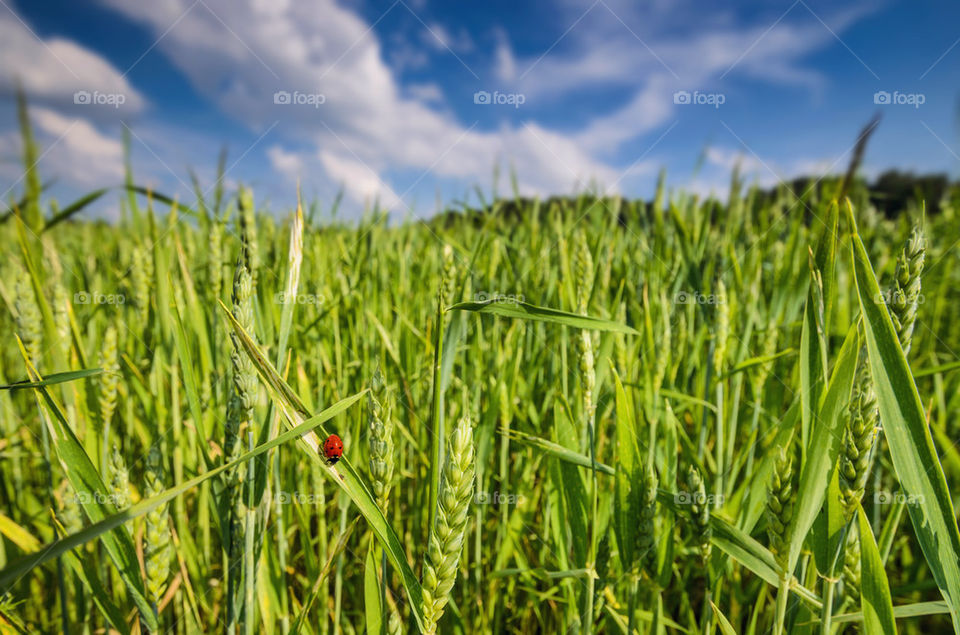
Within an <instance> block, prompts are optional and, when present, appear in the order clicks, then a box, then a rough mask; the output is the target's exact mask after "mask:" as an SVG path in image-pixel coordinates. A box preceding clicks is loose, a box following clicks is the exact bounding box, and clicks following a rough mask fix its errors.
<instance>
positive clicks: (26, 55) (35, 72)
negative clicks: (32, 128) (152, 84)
mask: <svg viewBox="0 0 960 635" xmlns="http://www.w3.org/2000/svg"><path fill="white" fill-rule="evenodd" d="M0 59H3V65H2V66H0V93H7V94H12V93H13V92H14V91H15V90H16V86H17V83H18V82H19V84H20V85H21V86H22V87H23V89H24V91H25V92H26V94H27V96H28V97H29V98H30V99H31V100H33V101H34V102H37V103H44V104H48V105H54V106H57V107H60V108H64V109H70V110H76V111H77V112H81V111H82V112H83V114H84V116H85V117H92V118H106V117H116V116H117V114H118V113H122V114H130V113H135V112H138V111H140V110H141V109H142V108H143V106H144V103H145V102H144V98H143V97H142V96H141V95H140V93H139V92H137V91H136V90H135V89H134V88H133V86H131V85H130V83H129V82H128V81H127V79H126V78H125V77H123V75H121V73H120V72H119V71H118V70H117V69H116V68H114V67H113V66H112V65H111V64H110V63H109V62H108V61H107V60H105V59H104V58H103V57H101V56H100V55H98V54H96V53H94V52H92V51H90V50H88V49H86V48H83V47H82V46H80V45H78V44H76V43H74V42H71V41H69V40H65V39H62V38H59V37H53V38H47V39H40V38H39V37H38V36H37V35H36V34H35V33H34V32H33V31H32V30H31V29H30V28H29V27H28V26H27V25H26V24H25V23H24V22H22V21H21V20H20V19H19V18H18V17H17V16H16V15H15V14H13V13H12V12H11V11H9V10H8V9H4V10H2V11H0ZM77 93H80V94H81V95H82V94H83V93H86V94H87V95H88V96H89V97H90V101H91V102H95V101H97V100H98V99H100V96H102V102H110V103H100V104H99V105H98V104H96V103H87V104H76V103H75V101H74V95H75V94H77ZM117 96H120V97H117ZM79 101H84V99H83V98H82V97H81V98H80V99H79ZM118 101H123V103H122V104H119V108H116V107H114V105H113V104H116V102H118Z"/></svg>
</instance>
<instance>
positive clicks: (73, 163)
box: [30, 108, 123, 187]
mask: <svg viewBox="0 0 960 635" xmlns="http://www.w3.org/2000/svg"><path fill="white" fill-rule="evenodd" d="M30 118H31V121H32V122H33V124H34V126H35V127H36V130H37V132H38V139H39V141H40V143H41V145H42V146H43V149H42V150H41V152H43V151H44V150H46V152H44V154H43V155H42V157H41V158H40V159H39V168H40V170H41V172H43V173H44V174H48V175H50V176H57V177H63V178H66V179H67V180H69V181H70V182H71V183H75V184H78V185H82V186H86V187H103V186H104V185H118V184H119V183H120V182H121V179H122V178H123V144H122V143H121V142H120V141H119V140H117V139H115V138H111V137H108V136H106V135H104V134H103V133H101V132H100V131H99V130H97V128H96V127H94V125H93V124H92V123H91V122H90V121H88V120H86V119H75V118H71V117H65V116H63V115H61V114H60V113H57V112H55V111H53V110H50V109H47V108H31V109H30Z"/></svg>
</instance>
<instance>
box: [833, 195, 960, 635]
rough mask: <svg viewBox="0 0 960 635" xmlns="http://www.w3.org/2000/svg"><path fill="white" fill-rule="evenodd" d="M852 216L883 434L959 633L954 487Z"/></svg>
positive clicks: (959, 539) (959, 536) (959, 544)
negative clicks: (937, 448) (911, 501)
mask: <svg viewBox="0 0 960 635" xmlns="http://www.w3.org/2000/svg"><path fill="white" fill-rule="evenodd" d="M847 217H848V220H849V223H850V228H851V230H852V235H851V242H852V245H851V246H852V249H851V258H852V259H853V271H854V276H855V280H856V284H857V294H858V296H859V298H860V310H861V312H862V313H863V316H864V332H865V333H866V339H867V351H868V353H869V358H870V371H871V375H872V377H873V382H874V386H875V390H876V393H877V405H878V406H879V409H880V420H881V422H882V424H883V425H882V428H883V433H884V436H886V438H887V442H888V445H889V447H890V457H891V459H892V461H893V467H894V471H895V472H896V474H897V478H898V479H899V481H900V484H901V485H902V486H903V489H904V492H905V493H906V494H907V495H908V496H912V497H913V500H916V501H919V504H912V505H908V506H907V511H908V513H909V514H910V520H911V522H912V523H913V528H914V531H915V532H916V535H917V539H918V541H919V542H920V547H921V549H922V551H923V555H924V557H925V558H926V560H927V564H928V565H929V566H930V570H931V571H932V573H933V577H934V579H935V580H936V581H937V586H939V587H940V590H941V592H942V593H943V595H944V599H945V600H946V601H947V603H948V604H949V605H950V617H951V619H952V620H953V627H954V630H955V631H956V632H958V633H960V531H958V529H957V521H956V513H955V511H954V508H953V501H952V499H951V494H950V488H949V487H948V485H947V480H946V477H945V476H944V474H943V468H942V467H941V465H940V459H939V457H938V456H937V450H936V447H935V446H934V444H933V438H932V437H931V436H930V428H929V427H928V425H927V420H926V416H925V415H924V411H923V404H922V402H921V401H920V395H919V393H918V392H917V387H916V385H915V384H914V380H913V377H912V376H911V375H910V367H909V366H908V364H907V359H906V357H905V356H904V354H903V349H902V348H901V347H900V341H899V338H898V337H897V333H896V330H895V329H894V326H893V323H892V322H891V320H890V314H889V312H888V311H887V306H886V304H885V303H883V302H878V301H877V300H878V298H882V297H883V296H882V295H881V292H880V286H879V284H878V283H877V278H876V275H875V274H874V272H873V267H872V266H871V265H870V260H869V257H868V256H867V251H866V248H865V247H864V245H863V241H862V240H861V239H860V236H859V234H858V233H857V228H856V221H855V220H854V218H853V210H852V208H851V206H850V205H849V203H848V205H847Z"/></svg>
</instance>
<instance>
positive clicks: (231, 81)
mask: <svg viewBox="0 0 960 635" xmlns="http://www.w3.org/2000/svg"><path fill="white" fill-rule="evenodd" d="M104 2H106V3H107V4H109V5H110V6H112V7H113V8H114V9H116V10H118V11H120V12H122V13H124V14H126V15H127V16H128V17H130V18H131V19H134V20H136V21H138V22H141V23H144V24H146V25H148V26H149V27H150V28H151V29H152V30H153V31H155V32H157V33H158V34H159V33H163V32H164V31H166V30H167V29H168V28H169V27H170V25H171V24H174V23H175V22H176V26H174V27H173V28H171V29H170V30H169V32H168V33H167V35H166V36H165V37H164V38H163V39H162V40H161V41H160V43H159V44H158V48H159V49H161V50H162V51H163V52H164V53H165V54H166V55H167V56H168V57H169V58H170V59H171V60H172V61H173V62H174V63H175V64H176V65H177V66H178V67H179V68H180V69H181V71H182V72H183V73H184V74H185V75H186V76H187V77H188V78H189V79H190V81H191V83H192V84H193V86H194V87H195V89H196V90H197V91H198V92H200V93H201V94H203V95H204V96H205V97H206V98H207V99H209V100H210V101H211V102H213V103H215V104H216V105H217V106H218V107H219V108H220V109H221V110H222V111H223V112H225V113H227V114H228V115H230V116H232V117H234V118H236V119H238V120H240V121H241V122H243V123H245V124H246V125H247V126H249V127H250V128H251V129H253V130H264V129H266V128H267V127H269V126H270V125H272V124H273V123H274V122H276V121H279V122H280V123H279V126H278V128H277V134H278V135H279V136H281V137H283V136H286V138H288V139H290V138H294V137H295V138H296V139H298V140H300V141H302V140H305V139H312V140H313V142H314V143H315V145H316V147H317V148H318V149H322V153H321V155H320V157H321V161H320V163H321V165H322V167H323V168H324V171H325V172H326V174H327V175H328V177H329V178H330V179H332V180H334V181H343V183H344V185H345V186H346V187H347V189H348V193H351V194H352V195H353V196H354V198H356V199H366V198H369V197H370V196H371V194H372V193H374V192H379V193H380V194H382V195H383V196H382V201H383V202H384V203H385V204H387V203H388V201H390V192H387V191H386V190H385V189H384V188H382V187H380V185H379V184H380V183H381V182H382V180H383V178H384V176H383V175H384V174H386V173H387V172H388V171H390V170H405V171H408V172H411V173H414V174H417V173H419V172H425V171H432V172H433V173H434V174H435V175H437V176H439V177H448V178H452V179H458V178H464V179H470V180H471V181H473V182H474V183H476V182H477V181H478V180H480V177H481V176H482V175H485V174H491V173H492V168H493V166H494V164H495V163H496V162H498V161H502V162H503V163H505V164H506V165H509V159H511V158H512V159H514V163H513V165H515V166H516V168H517V171H518V173H519V177H520V179H521V181H522V182H525V183H528V184H529V187H531V188H536V187H547V188H550V189H551V190H553V189H556V188H562V189H564V190H569V189H570V188H571V187H572V185H573V183H574V182H575V179H577V178H579V179H580V180H581V181H585V180H587V179H590V178H594V177H597V178H602V177H603V176H605V175H606V176H609V175H614V174H615V172H614V171H613V170H612V169H611V168H609V167H608V166H606V165H604V164H603V163H601V162H598V161H595V160H594V159H593V158H592V157H591V156H590V155H589V154H588V153H587V152H585V151H584V150H583V149H581V148H580V147H579V146H578V144H577V143H575V141H574V140H572V139H570V138H566V137H562V136H561V135H557V134H553V133H551V132H550V131H548V130H545V129H540V130H539V134H537V135H534V134H532V133H531V131H530V130H528V129H526V128H522V127H520V128H517V127H506V128H504V129H502V130H495V131H480V130H478V129H476V128H471V127H469V126H465V125H464V124H462V123H460V122H458V121H457V120H456V119H455V118H454V117H453V116H452V115H451V114H449V113H446V112H440V111H437V110H435V109H434V108H433V107H431V105H430V104H429V102H430V101H431V100H430V99H429V98H430V97H435V96H436V95H428V94H425V93H424V92H423V91H420V92H419V93H417V91H413V92H410V91H409V90H407V91H404V90H402V87H401V86H400V83H399V80H398V79H397V78H396V77H395V76H394V74H393V72H392V71H391V69H390V68H389V67H388V66H387V64H386V63H385V61H384V58H385V55H384V50H383V49H382V47H381V43H380V42H379V40H378V39H377V38H376V34H375V33H374V32H373V31H371V30H370V27H369V25H368V24H366V23H365V22H363V21H362V20H361V19H360V18H359V17H357V16H356V15H355V14H354V13H352V12H351V11H349V10H347V9H345V8H343V7H342V6H340V5H338V4H336V3H334V2H332V1H331V0H325V1H323V2H321V3H320V4H321V5H322V6H321V7H320V8H318V7H317V6H316V5H315V3H310V4H307V3H305V2H295V1H291V2H288V3H286V4H284V5H275V4H270V5H262V3H260V2H257V3H254V4H253V6H251V7H250V10H247V11H241V10H238V9H237V8H236V6H235V3H232V2H229V1H228V0H210V1H209V2H205V3H204V4H201V5H197V6H195V7H194V8H192V9H191V8H190V7H191V5H190V3H189V2H188V1H187V0H169V1H168V2H164V3H152V4H149V5H143V4H139V3H135V4H130V3H127V2H122V1H121V0H104ZM207 7H209V9H208V8H207ZM177 20H179V22H177ZM221 20H222V22H223V23H221ZM224 24H226V26H227V27H228V28H224ZM280 90H282V91H287V92H289V93H290V94H291V95H292V97H291V101H295V95H296V94H297V93H300V94H304V95H311V94H315V93H322V94H323V96H324V98H325V101H324V103H323V104H322V105H319V107H312V106H310V105H297V104H295V103H290V104H276V103H274V101H275V100H274V95H275V93H276V92H277V91H280ZM557 157H561V160H558V159H557ZM270 158H271V160H272V161H273V163H274V165H275V166H277V165H278V164H279V165H280V166H281V167H286V168H290V167H291V162H290V161H289V160H286V161H285V159H289V157H285V156H283V155H281V154H278V153H277V152H276V151H275V152H274V156H273V157H270ZM367 166H369V167H367ZM347 176H350V177H352V178H351V179H348V178H345V177H347ZM353 178H355V179H357V180H356V181H354V180H353ZM375 185H376V186H377V187H374V186H375ZM378 188H379V189H378ZM542 191H548V190H542ZM393 196H396V194H393Z"/></svg>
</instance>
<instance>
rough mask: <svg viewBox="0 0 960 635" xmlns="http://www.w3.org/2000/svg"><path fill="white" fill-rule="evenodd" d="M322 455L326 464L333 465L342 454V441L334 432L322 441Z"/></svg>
mask: <svg viewBox="0 0 960 635" xmlns="http://www.w3.org/2000/svg"><path fill="white" fill-rule="evenodd" d="M323 456H324V457H325V458H326V460H327V465H333V464H334V463H336V462H337V461H339V460H340V457H341V456H343V441H341V440H340V437H338V436H337V435H335V434H331V435H330V436H329V437H327V440H326V441H324V442H323Z"/></svg>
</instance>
